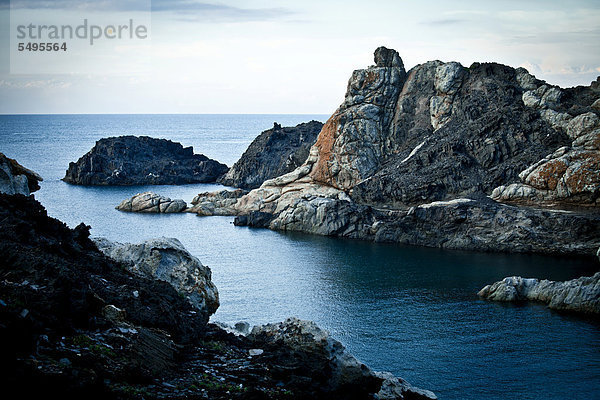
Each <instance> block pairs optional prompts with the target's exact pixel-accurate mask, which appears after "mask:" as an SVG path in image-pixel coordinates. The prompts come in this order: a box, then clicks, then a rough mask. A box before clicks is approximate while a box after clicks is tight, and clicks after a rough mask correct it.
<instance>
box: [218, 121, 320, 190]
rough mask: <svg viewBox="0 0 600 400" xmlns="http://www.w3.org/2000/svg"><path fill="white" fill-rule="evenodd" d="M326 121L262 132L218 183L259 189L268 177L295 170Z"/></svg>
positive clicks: (303, 159) (277, 127)
mask: <svg viewBox="0 0 600 400" xmlns="http://www.w3.org/2000/svg"><path fill="white" fill-rule="evenodd" d="M322 127H323V123H321V122H318V121H310V122H306V123H302V124H298V125H296V126H291V127H281V125H279V124H278V123H274V124H273V128H271V129H269V130H266V131H264V132H262V133H261V134H260V135H259V136H258V137H257V138H256V139H254V141H252V143H251V144H250V146H248V149H247V150H246V151H245V152H244V154H243V155H242V157H241V158H240V159H239V160H238V161H237V162H236V163H235V164H234V165H233V166H232V167H231V169H230V170H229V171H228V172H227V174H225V175H224V176H223V177H222V178H220V179H219V183H222V184H223V185H226V186H235V187H238V188H242V189H256V188H257V187H259V186H260V185H261V184H262V183H263V182H264V181H266V180H267V179H271V178H275V177H277V176H280V175H284V174H287V173H288V172H292V171H293V170H294V169H296V168H298V167H299V166H301V165H302V164H304V162H305V161H306V159H307V158H308V152H309V150H310V148H311V146H312V145H313V144H315V141H316V140H317V135H318V134H319V132H321V128H322Z"/></svg>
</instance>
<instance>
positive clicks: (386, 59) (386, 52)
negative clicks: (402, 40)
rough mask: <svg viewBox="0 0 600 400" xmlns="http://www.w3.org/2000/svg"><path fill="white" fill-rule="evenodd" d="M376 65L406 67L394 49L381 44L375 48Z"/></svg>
mask: <svg viewBox="0 0 600 400" xmlns="http://www.w3.org/2000/svg"><path fill="white" fill-rule="evenodd" d="M375 65H376V66H378V67H398V68H401V69H404V63H403V62H402V58H400V55H399V54H398V52H397V51H396V50H394V49H388V48H387V47H384V46H380V47H378V48H377V49H376V50H375Z"/></svg>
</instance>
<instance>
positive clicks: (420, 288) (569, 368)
mask: <svg viewBox="0 0 600 400" xmlns="http://www.w3.org/2000/svg"><path fill="white" fill-rule="evenodd" d="M326 118H327V116H325V115H70V116H68V115H67V116H61V115H54V116H0V151H1V152H4V153H5V154H6V155H7V156H9V157H12V158H16V159H17V160H18V161H19V162H21V163H22V164H23V165H25V166H26V167H28V168H31V169H33V170H35V171H37V172H39V173H40V174H41V175H42V176H43V177H44V182H42V189H41V190H40V191H38V192H36V194H35V196H36V198H37V199H38V200H40V202H41V203H42V204H44V206H46V208H47V209H48V212H49V214H50V215H52V216H54V217H56V218H59V219H61V220H63V221H65V222H67V223H68V224H69V225H70V226H75V225H77V224H78V223H79V222H82V221H83V222H85V223H86V224H88V225H91V226H92V234H93V235H95V236H105V237H108V238H109V239H112V240H117V241H130V242H137V241H141V240H143V239H145V238H150V237H156V236H169V237H176V238H178V239H180V240H181V241H182V242H183V243H184V245H185V246H186V247H187V248H188V249H189V250H190V251H191V252H192V253H193V254H194V255H196V256H197V257H198V258H200V260H202V262H203V263H204V264H207V265H209V266H210V267H211V269H212V271H213V280H214V281H215V283H216V285H217V287H218V288H219V292H220V296H221V307H220V308H219V310H218V311H217V313H216V314H215V316H214V317H213V320H217V321H224V322H230V323H232V322H236V321H239V320H247V321H249V322H250V323H253V324H256V323H266V322H275V321H281V320H283V319H285V318H286V317H288V316H297V317H300V318H304V319H311V320H314V321H316V322H317V323H318V324H319V325H320V326H322V327H324V328H326V329H328V330H330V331H331V332H332V334H333V335H334V336H335V337H336V338H337V339H339V340H341V341H342V342H343V343H344V344H345V345H346V347H348V348H349V350H350V351H351V352H352V353H353V354H355V355H356V356H357V357H358V358H359V359H360V360H361V361H363V362H365V363H366V364H368V365H369V366H371V367H373V368H375V369H378V370H388V371H391V372H393V373H394V374H396V375H399V376H401V377H403V378H405V379H406V380H408V381H409V382H411V383H412V384H414V385H417V386H420V387H423V388H427V389H430V390H433V391H435V392H436V393H437V394H438V396H439V397H440V399H564V398H570V399H597V398H600V394H599V393H600V392H599V390H600V321H598V320H592V319H586V318H579V317H572V316H565V315H561V314H558V313H555V312H552V311H549V310H548V309H546V308H545V307H543V306H541V305H536V304H530V305H521V306H514V305H506V304H498V303H489V302H484V301H481V300H479V299H478V298H477V296H476V295H475V293H476V292H477V291H478V290H479V289H480V288H481V287H483V286H484V285H485V284H487V283H491V282H494V281H496V280H499V279H501V278H503V277H505V276H509V275H523V276H528V277H539V278H548V279H556V280H564V279H571V278H574V277H577V276H580V275H590V274H592V273H594V272H595V271H597V270H598V269H599V268H598V267H599V266H600V263H598V261H597V260H595V259H594V258H587V259H582V258H576V259H572V258H556V257H543V256H532V255H506V254H482V253H470V252H456V251H442V250H437V249H427V248H420V247H404V246H398V245H390V244H375V243H368V242H359V241H350V240H340V239H334V238H326V237H318V236H311V235H304V234H283V233H279V232H273V231H269V230H263V229H250V228H240V227H234V226H233V224H232V220H233V219H232V218H229V217H205V218H200V217H196V216H194V215H191V214H178V215H166V216H165V215H140V214H127V213H121V212H118V211H116V210H115V209H114V206H115V205H117V204H118V203H119V202H120V201H121V200H123V199H124V198H127V197H130V196H132V195H133V194H135V193H138V192H141V191H144V190H148V189H152V190H154V191H156V192H158V193H160V194H164V195H167V196H170V197H172V198H183V199H184V200H186V201H188V202H189V201H190V200H191V199H192V197H193V196H194V195H195V194H197V193H198V192H202V191H207V190H215V189H219V188H221V186H219V185H184V186H154V187H150V186H146V187H118V188H106V187H104V188H94V187H77V186H71V185H67V184H65V183H64V182H62V181H60V178H62V177H63V176H64V172H65V170H66V168H67V165H68V163H69V161H75V160H76V159H77V158H79V157H80V156H81V155H83V154H84V153H85V152H87V151H88V150H89V149H90V148H91V147H92V146H93V145H94V142H95V141H96V140H98V139H100V138H102V137H107V136H115V135H124V134H133V135H149V136H154V137H164V138H168V139H171V140H175V141H179V142H181V143H183V144H184V145H186V146H190V145H191V146H194V148H195V150H196V152H197V153H203V154H205V155H207V156H209V157H212V158H215V159H217V160H219V161H221V162H224V163H226V164H228V165H231V164H233V162H235V161H236V160H237V159H238V158H239V156H240V155H241V154H242V153H243V151H244V150H245V149H246V147H247V145H248V144H249V143H250V142H251V141H252V139H253V138H254V137H256V136H257V135H258V134H259V133H260V132H261V131H263V130H265V129H268V128H270V127H272V125H273V122H275V121H277V122H278V123H281V124H282V125H284V126H289V125H295V124H297V123H300V122H305V121H308V120H310V119H318V120H321V121H324V120H325V119H326Z"/></svg>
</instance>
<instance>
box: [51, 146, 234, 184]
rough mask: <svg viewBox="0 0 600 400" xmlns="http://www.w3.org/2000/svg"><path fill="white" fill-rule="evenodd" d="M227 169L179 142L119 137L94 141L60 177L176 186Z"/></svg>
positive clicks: (211, 177) (207, 178)
mask: <svg viewBox="0 0 600 400" xmlns="http://www.w3.org/2000/svg"><path fill="white" fill-rule="evenodd" d="M227 171H228V167H227V166H226V165H225V164H221V163H220V162H218V161H215V160H211V159H209V158H208V157H206V156H204V155H202V154H194V149H193V148H192V147H183V146H182V145H181V144H180V143H175V142H172V141H170V140H166V139H155V138H151V137H148V136H139V137H138V136H119V137H110V138H105V139H100V140H99V141H97V142H96V145H95V146H94V147H93V148H92V149H91V150H90V151H89V152H87V153H86V154H84V155H83V156H82V157H81V158H80V159H79V160H77V162H72V163H70V164H69V168H68V169H67V172H66V175H65V177H64V178H63V180H64V181H65V182H68V183H72V184H75V185H102V186H107V185H115V186H128V185H180V184H186V183H210V182H215V181H216V180H217V179H218V178H219V177H221V176H222V175H223V174H225V173H226V172H227Z"/></svg>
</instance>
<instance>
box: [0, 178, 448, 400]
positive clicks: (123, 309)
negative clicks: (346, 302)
mask: <svg viewBox="0 0 600 400" xmlns="http://www.w3.org/2000/svg"><path fill="white" fill-rule="evenodd" d="M32 176H33V177H35V175H32ZM89 229H90V227H88V226H85V225H84V224H80V225H79V226H77V227H76V228H75V229H70V228H68V227H67V226H66V225H65V224H64V223H62V222H60V221H58V220H56V219H53V218H50V217H48V215H47V213H46V210H45V209H44V208H43V207H42V205H41V204H40V203H38V202H37V201H36V200H35V199H34V197H33V196H28V197H27V196H24V195H22V194H16V195H8V194H4V193H0V257H2V259H3V260H4V262H3V263H2V264H1V265H0V273H1V274H2V277H3V279H2V281H0V354H1V355H2V357H1V360H2V362H1V364H2V365H1V367H2V381H3V382H4V390H5V392H7V393H17V392H18V393H19V395H20V396H21V397H24V398H34V397H41V396H45V397H58V398H65V399H71V398H72V399H75V398H77V399H80V398H89V399H167V398H168V399H190V398H191V399H203V398H210V399H299V400H300V399H306V398H311V399H331V398H345V399H389V400H391V399H435V398H436V397H435V395H434V394H433V393H432V392H429V391H426V390H421V389H418V388H415V387H413V386H411V385H410V384H408V383H407V382H405V381H404V380H402V379H400V378H397V377H394V376H393V375H391V374H389V373H382V372H375V371H372V370H371V369H370V368H368V367H367V366H365V365H364V364H362V363H360V362H359V361H358V360H356V358H354V357H353V356H352V355H351V354H349V353H348V352H347V351H346V350H345V349H344V347H343V345H342V344H341V343H340V342H338V341H336V340H335V339H333V338H332V337H331V336H330V335H329V334H328V333H327V332H326V331H324V330H322V329H320V328H319V327H317V326H316V325H315V324H314V323H313V322H310V321H302V320H298V319H295V318H290V319H288V320H286V321H284V322H282V323H278V324H269V325H263V326H257V327H254V328H253V329H252V331H251V332H244V334H241V333H240V332H237V331H235V330H234V329H233V328H226V329H224V328H223V327H220V326H218V325H215V324H209V323H208V318H209V316H210V315H211V314H212V313H214V311H215V310H216V309H217V307H218V305H219V295H218V291H217V289H216V287H215V286H214V284H213V283H212V281H211V272H210V269H209V268H208V267H206V266H204V265H202V263H201V262H200V261H199V260H198V259H197V258H195V257H193V256H192V255H191V254H189V253H188V252H187V251H186V250H185V248H184V247H183V246H182V245H181V243H180V242H179V241H177V240H176V239H168V238H160V239H154V240H150V241H146V242H143V243H139V244H122V243H114V242H110V241H108V240H106V239H100V238H99V239H95V241H92V240H90V238H89Z"/></svg>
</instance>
